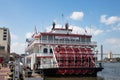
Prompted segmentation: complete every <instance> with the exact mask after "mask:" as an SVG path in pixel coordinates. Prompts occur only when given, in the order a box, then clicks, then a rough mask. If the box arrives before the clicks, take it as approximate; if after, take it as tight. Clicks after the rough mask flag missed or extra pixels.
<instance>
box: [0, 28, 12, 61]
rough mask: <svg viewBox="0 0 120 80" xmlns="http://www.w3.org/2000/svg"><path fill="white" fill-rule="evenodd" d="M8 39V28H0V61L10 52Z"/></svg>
mask: <svg viewBox="0 0 120 80" xmlns="http://www.w3.org/2000/svg"><path fill="white" fill-rule="evenodd" d="M10 41H11V39H10V31H9V29H8V28H5V27H3V28H0V63H1V62H2V61H3V60H4V59H5V58H6V57H7V56H8V55H9V54H10ZM7 59H8V58H7Z"/></svg>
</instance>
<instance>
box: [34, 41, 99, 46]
mask: <svg viewBox="0 0 120 80" xmlns="http://www.w3.org/2000/svg"><path fill="white" fill-rule="evenodd" d="M36 42H37V43H41V44H65V45H93V46H96V45H97V42H95V41H92V42H80V41H70V40H69V41H65V40H64V41H61V40H39V41H36Z"/></svg>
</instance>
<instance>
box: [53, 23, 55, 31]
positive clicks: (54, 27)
mask: <svg viewBox="0 0 120 80" xmlns="http://www.w3.org/2000/svg"><path fill="white" fill-rule="evenodd" d="M52 25H53V27H52V30H53V29H55V22H53V24H52Z"/></svg>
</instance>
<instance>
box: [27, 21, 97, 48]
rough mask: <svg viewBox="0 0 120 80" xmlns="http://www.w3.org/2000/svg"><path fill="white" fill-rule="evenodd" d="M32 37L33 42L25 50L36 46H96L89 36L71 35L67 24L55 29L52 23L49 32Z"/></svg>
mask: <svg viewBox="0 0 120 80" xmlns="http://www.w3.org/2000/svg"><path fill="white" fill-rule="evenodd" d="M32 37H33V40H32V41H31V42H30V43H29V44H28V47H27V48H29V47H31V46H34V45H36V44H39V45H40V44H46V45H70V46H72V45H78V46H81V45H84V46H93V47H96V46H97V45H96V42H94V41H91V38H92V36H91V35H86V34H73V33H72V29H69V26H68V24H66V25H65V28H55V23H53V28H52V29H51V31H50V32H41V33H35V34H34V35H33V36H32Z"/></svg>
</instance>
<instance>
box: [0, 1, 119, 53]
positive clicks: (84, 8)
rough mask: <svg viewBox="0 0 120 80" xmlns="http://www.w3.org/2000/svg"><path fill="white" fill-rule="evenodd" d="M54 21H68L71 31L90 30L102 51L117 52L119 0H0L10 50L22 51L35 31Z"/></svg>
mask: <svg viewBox="0 0 120 80" xmlns="http://www.w3.org/2000/svg"><path fill="white" fill-rule="evenodd" d="M53 21H55V22H56V23H57V24H58V25H57V26H60V25H63V24H64V23H69V25H70V27H71V28H72V29H73V32H74V33H81V34H84V33H85V30H86V31H87V34H91V35H92V36H93V37H92V41H96V42H97V46H98V47H97V48H96V50H98V51H99V52H100V46H101V45H103V47H104V53H110V51H112V53H113V54H120V51H119V50H120V1H119V0H99V1H98V0H0V27H7V28H9V29H10V33H11V52H16V53H18V54H23V53H24V51H25V41H26V38H29V37H30V35H31V34H32V33H33V32H34V28H35V26H36V28H37V31H39V32H41V31H48V30H49V29H50V27H51V25H52V22H53Z"/></svg>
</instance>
